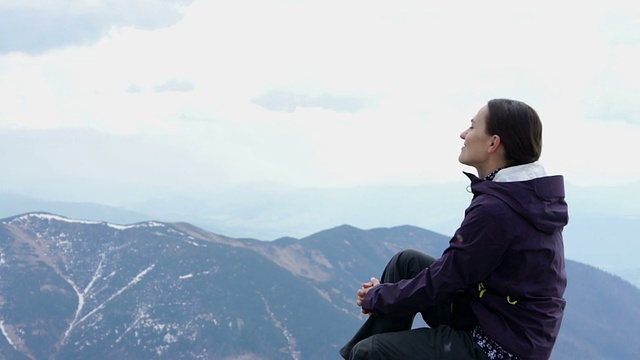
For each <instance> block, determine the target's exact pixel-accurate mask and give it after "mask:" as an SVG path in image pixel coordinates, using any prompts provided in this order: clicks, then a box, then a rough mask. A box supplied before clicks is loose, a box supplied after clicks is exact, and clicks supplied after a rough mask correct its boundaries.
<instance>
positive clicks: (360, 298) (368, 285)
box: [356, 277, 380, 314]
mask: <svg viewBox="0 0 640 360" xmlns="http://www.w3.org/2000/svg"><path fill="white" fill-rule="evenodd" d="M378 284H380V280H378V279H376V278H374V277H372V278H371V281H369V282H367V283H364V284H362V287H361V288H360V289H358V300H357V301H356V304H357V305H358V306H360V307H362V302H363V301H364V297H365V296H367V293H368V292H369V290H370V289H371V288H372V287H374V286H376V285H378ZM362 313H363V314H370V313H369V312H368V311H366V310H364V309H362Z"/></svg>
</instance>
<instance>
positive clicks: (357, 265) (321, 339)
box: [0, 213, 640, 359]
mask: <svg viewBox="0 0 640 360" xmlns="http://www.w3.org/2000/svg"><path fill="white" fill-rule="evenodd" d="M447 243H448V238H447V237H445V236H443V235H440V234H438V233H435V232H432V231H429V230H426V229H422V228H419V227H415V226H409V225H407V226H398V227H393V228H374V229H370V230H363V229H360V228H357V227H354V226H351V225H347V224H344V225H340V226H336V227H333V228H330V229H326V230H323V231H319V232H317V233H313V234H311V235H309V236H306V237H304V238H301V239H295V238H283V239H282V240H280V241H269V242H265V241H260V240H255V239H234V238H230V237H226V236H223V235H219V234H214V233H211V232H209V231H207V230H204V229H201V228H198V227H196V226H194V225H191V224H189V223H184V222H178V223H165V222H159V221H154V220H150V221H147V222H140V223H135V224H128V225H120V224H112V223H109V222H99V221H87V220H77V219H71V218H65V217H63V216H59V215H55V214H51V213H27V214H21V215H16V216H13V217H8V218H5V219H0V328H1V329H2V334H3V337H4V340H3V339H2V337H0V355H2V357H4V358H6V359H27V358H30V359H45V358H47V359H49V358H50V359H63V358H64V359H76V358H78V359H80V358H89V357H91V358H98V359H101V358H105V359H106V358H113V357H116V358H120V359H134V358H154V359H187V358H189V359H192V358H195V359H225V358H244V359H327V358H329V359H330V358H336V357H337V349H338V348H339V347H340V346H341V345H342V344H343V343H344V342H345V341H346V340H347V339H348V338H349V337H350V336H351V335H352V334H353V332H354V331H355V330H356V329H357V328H358V327H359V325H360V323H361V322H362V321H363V315H362V314H360V313H359V311H358V309H357V307H356V306H355V305H354V298H355V295H354V294H355V290H356V289H357V287H358V286H359V285H360V283H361V282H362V281H363V280H365V279H368V278H369V277H370V276H377V275H379V273H380V272H381V271H382V268H383V267H384V265H385V263H386V261H387V260H388V259H389V258H390V256H391V255H393V254H394V253H395V252H397V251H398V250H401V249H404V248H417V249H420V250H422V251H425V252H428V253H431V254H435V255H439V254H440V253H441V252H442V251H443V250H444V248H445V247H446V246H447ZM567 271H568V274H569V287H568V288H567V293H566V298H567V301H568V306H567V312H566V315H565V320H564V322H563V326H562V329H561V332H560V337H559V339H558V343H557V345H556V349H555V350H554V353H553V355H552V359H567V358H573V356H574V355H575V354H576V353H577V354H580V357H579V358H581V359H622V358H625V359H626V358H635V357H640V345H639V344H638V343H637V342H635V341H633V338H634V336H633V334H634V332H633V331H634V329H635V324H637V323H638V322H639V321H640V307H639V305H637V304H638V303H640V302H638V300H640V290H639V289H637V288H635V287H633V286H632V285H630V284H629V283H627V282H625V281H624V280H622V279H619V278H617V277H615V276H612V275H609V274H607V273H605V272H603V271H601V270H598V269H596V268H594V267H591V266H588V265H584V264H580V263H577V262H574V261H571V260H569V261H567ZM319 314H320V315H321V316H318V315H319ZM599 329H607V331H606V332H605V333H603V332H602V331H599ZM609 333H610V334H611V336H613V337H610V336H609Z"/></svg>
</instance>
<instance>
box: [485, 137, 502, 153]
mask: <svg viewBox="0 0 640 360" xmlns="http://www.w3.org/2000/svg"><path fill="white" fill-rule="evenodd" d="M500 145H502V141H501V140H500V136H499V135H492V136H491V144H490V145H489V149H487V151H488V152H490V153H492V152H496V151H498V149H500Z"/></svg>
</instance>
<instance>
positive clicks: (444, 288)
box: [362, 174, 568, 360]
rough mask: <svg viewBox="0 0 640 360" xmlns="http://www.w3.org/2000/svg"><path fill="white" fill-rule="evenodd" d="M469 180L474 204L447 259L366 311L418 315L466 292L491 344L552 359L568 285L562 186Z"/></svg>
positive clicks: (544, 180) (550, 180) (383, 289)
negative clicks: (493, 341)
mask: <svg viewBox="0 0 640 360" xmlns="http://www.w3.org/2000/svg"><path fill="white" fill-rule="evenodd" d="M466 175H467V176H468V177H469V178H470V179H471V190H472V192H473V200H472V201H471V204H470V205H469V207H468V208H467V210H466V211H465V217H464V220H463V222H462V225H461V226H460V228H459V229H458V230H457V231H456V233H455V235H454V236H453V237H452V239H451V240H450V241H449V247H448V248H447V249H446V250H445V251H444V253H443V254H442V257H441V258H440V259H439V260H438V261H437V262H435V263H434V264H433V265H431V266H430V267H429V268H427V269H425V270H423V271H422V272H421V273H420V274H418V275H417V276H416V277H415V278H413V279H409V280H402V281H400V282H398V283H389V284H381V285H379V286H375V287H374V288H372V289H371V290H370V291H369V292H368V293H367V296H366V298H365V299H364V303H363V305H362V308H363V309H364V310H367V311H371V312H373V313H380V314H387V315H394V314H396V315H400V314H414V313H416V312H421V311H425V310H426V309H427V308H428V307H430V306H433V305H437V304H439V303H441V302H443V301H445V300H446V299H447V298H448V297H449V296H451V295H452V294H453V293H454V292H456V291H458V290H464V291H465V292H466V293H467V295H468V296H469V298H470V302H471V308H472V309H473V312H474V313H475V315H476V316H477V318H478V322H479V324H480V327H481V328H482V330H483V331H484V333H485V334H486V335H487V336H489V337H490V338H492V339H493V340H495V341H496V342H498V343H499V344H500V345H502V346H503V347H504V348H505V349H507V350H508V351H509V352H511V353H512V354H514V355H517V356H519V357H520V358H522V359H536V360H537V359H548V358H549V357H550V355H551V350H552V348H553V345H554V343H555V341H556V338H557V336H558V332H559V330H560V323H561V321H562V315H563V311H564V307H565V300H564V298H563V294H564V290H565V288H566V285H567V277H566V273H565V262H564V246H563V242H562V229H563V227H564V226H565V225H566V224H567V221H568V211H567V204H566V203H565V201H564V180H563V178H562V176H559V175H558V176H545V177H540V178H535V179H532V180H528V181H515V182H494V181H486V180H480V179H478V178H477V177H476V176H474V175H471V174H466Z"/></svg>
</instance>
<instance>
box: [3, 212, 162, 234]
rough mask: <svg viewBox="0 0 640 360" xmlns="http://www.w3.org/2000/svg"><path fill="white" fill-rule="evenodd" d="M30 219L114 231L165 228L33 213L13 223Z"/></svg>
mask: <svg viewBox="0 0 640 360" xmlns="http://www.w3.org/2000/svg"><path fill="white" fill-rule="evenodd" d="M30 217H35V218H38V219H42V220H55V221H63V222H66V223H72V224H87V225H105V226H108V227H110V228H112V229H116V230H127V229H133V228H140V227H149V228H152V227H164V226H165V225H164V224H162V223H159V222H156V221H149V222H146V223H139V224H133V225H118V224H112V223H108V222H104V221H93V220H77V219H70V218H66V217H64V216H59V215H52V214H45V213H33V214H27V215H22V216H20V217H17V218H15V219H14V220H13V221H21V220H27V219H28V218H30Z"/></svg>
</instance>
